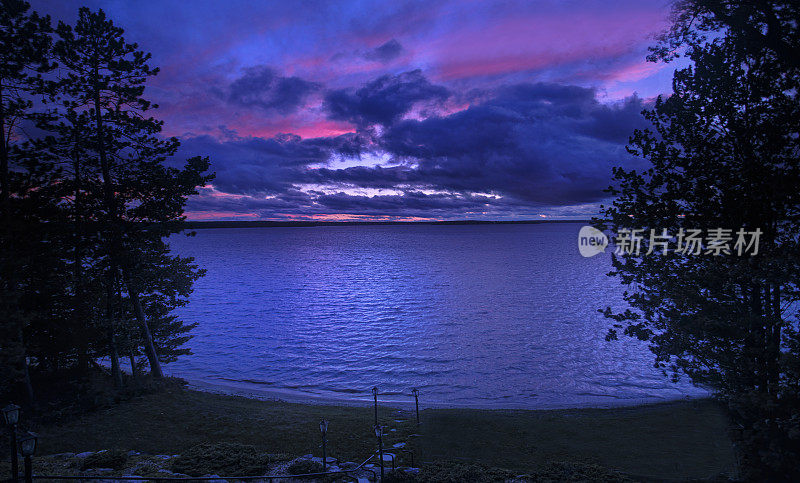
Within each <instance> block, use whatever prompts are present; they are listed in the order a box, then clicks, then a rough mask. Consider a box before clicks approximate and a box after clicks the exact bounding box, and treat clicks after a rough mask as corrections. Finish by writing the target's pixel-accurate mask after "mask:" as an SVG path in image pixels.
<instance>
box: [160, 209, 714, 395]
mask: <svg viewBox="0 0 800 483" xmlns="http://www.w3.org/2000/svg"><path fill="white" fill-rule="evenodd" d="M580 226H581V225H579V224H539V225H457V226H450V225H447V226H442V225H434V226H431V225H412V226H397V225H391V226H328V227H311V228H236V229H206V230H198V231H197V236H195V237H185V236H182V235H178V236H173V237H172V238H171V239H170V244H171V245H172V246H173V248H174V249H175V250H176V252H178V253H180V254H183V255H188V256H193V257H195V258H196V260H197V263H199V265H200V266H201V267H203V268H205V269H207V270H208V272H207V275H206V276H205V277H204V278H202V279H201V280H199V281H198V282H197V284H196V289H195V292H194V293H193V294H192V297H191V301H190V303H189V304H188V305H187V306H186V307H184V308H182V309H180V310H179V315H180V316H181V317H183V319H184V320H186V321H187V322H197V323H198V324H199V326H198V327H197V328H196V329H195V330H194V332H193V333H194V335H195V337H194V339H192V340H191V341H190V342H189V343H188V346H189V347H191V349H192V351H193V352H194V355H192V356H187V357H183V358H181V360H179V361H178V362H176V363H173V364H170V365H169V366H167V367H166V370H167V372H168V373H172V374H174V375H179V376H182V377H186V378H187V379H190V380H194V381H198V382H202V383H206V384H213V385H221V386H225V387H228V388H232V389H235V390H239V391H242V392H249V391H251V392H256V391H262V392H263V391H267V392H268V393H271V392H273V391H274V392H276V393H279V394H289V395H300V396H308V397H323V398H336V399H364V398H368V397H369V391H370V388H371V387H372V386H378V387H379V388H380V390H381V393H382V394H383V396H382V397H383V398H387V399H395V400H405V399H407V394H408V393H409V390H410V388H412V387H418V388H419V389H420V392H421V393H422V395H423V396H422V399H423V401H425V402H426V403H433V404H440V405H453V406H457V405H463V406H473V407H496V408H558V407H579V406H609V405H620V404H638V403H643V402H652V401H660V400H668V399H675V398H680V397H684V396H686V395H693V396H695V395H702V394H704V393H703V392H702V391H701V390H699V389H696V388H692V387H690V386H689V385H688V384H685V383H684V384H678V385H676V384H673V383H671V382H669V381H668V380H667V379H666V378H664V377H663V376H662V375H661V373H660V372H659V371H657V370H656V369H654V368H653V367H652V365H653V364H652V362H653V357H652V355H651V354H650V352H649V351H648V350H647V348H646V347H645V346H643V345H642V343H640V342H637V341H631V340H620V341H615V342H606V341H605V340H604V335H605V333H606V330H607V327H608V325H609V322H608V321H607V320H605V319H604V318H603V317H602V315H600V314H598V313H597V309H598V308H602V307H605V306H606V305H612V306H617V307H618V306H620V303H621V298H620V294H621V291H622V288H621V287H620V286H619V284H618V281H617V280H616V279H611V278H609V277H607V276H606V275H605V274H606V273H607V272H608V270H609V268H610V258H609V256H608V255H607V254H605V255H598V256H596V257H593V258H583V257H581V256H580V254H579V253H578V250H577V233H578V230H579V229H580Z"/></svg>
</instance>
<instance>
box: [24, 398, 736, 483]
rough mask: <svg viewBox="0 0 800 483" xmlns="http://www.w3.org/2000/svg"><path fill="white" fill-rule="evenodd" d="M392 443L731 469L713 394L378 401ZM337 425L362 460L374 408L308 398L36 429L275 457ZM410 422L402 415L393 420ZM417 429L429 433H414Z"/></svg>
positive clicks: (633, 468)
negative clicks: (506, 401) (512, 405)
mask: <svg viewBox="0 0 800 483" xmlns="http://www.w3.org/2000/svg"><path fill="white" fill-rule="evenodd" d="M379 417H380V419H381V423H382V424H384V425H386V426H388V427H389V428H392V429H395V431H387V437H386V438H385V442H384V444H385V446H387V447H389V446H391V445H392V444H393V443H395V442H400V441H410V444H411V446H413V447H414V449H415V452H416V458H417V462H419V461H420V460H421V461H435V460H454V459H457V460H461V461H475V462H481V463H485V464H489V465H493V466H498V467H503V468H509V469H512V470H514V471H519V472H521V473H524V472H526V471H529V470H531V469H532V468H534V467H537V465H540V464H542V463H544V462H547V461H576V462H589V463H597V464H600V465H603V466H607V467H610V468H614V469H617V470H620V471H622V472H625V473H628V474H631V475H637V476H646V477H653V478H687V477H690V478H705V477H709V476H713V475H716V474H718V473H720V472H723V471H731V469H732V467H733V451H732V448H731V443H730V441H729V440H728V438H727V436H726V424H727V422H726V419H725V416H724V414H723V412H722V410H721V409H720V408H719V407H718V406H717V405H716V404H714V403H712V402H710V401H700V402H678V403H670V404H662V405H653V406H643V407H637V408H626V409H582V410H564V411H499V410H498V411H485V410H464V409H428V410H424V411H423V412H422V427H421V428H420V429H419V431H417V428H416V425H415V424H414V423H413V421H414V416H413V412H402V413H399V412H397V410H395V409H392V408H381V409H380V412H379ZM321 418H325V419H328V420H329V421H330V426H329V429H328V431H329V433H328V441H329V443H328V454H329V455H331V456H333V457H336V458H339V459H340V460H348V461H356V462H360V461H361V460H363V459H365V458H366V457H367V456H369V455H370V454H371V453H372V452H373V451H374V450H375V446H376V444H375V436H374V433H373V431H372V424H373V412H372V408H371V407H346V406H327V405H305V404H296V403H286V402H278V401H261V400H254V399H245V398H241V397H234V396H225V395H218V394H211V393H204V392H198V391H191V390H186V389H182V388H177V387H170V388H167V389H164V390H162V391H159V392H155V393H151V394H146V395H142V396H137V397H135V398H133V399H131V400H128V401H124V402H122V403H119V404H117V405H115V406H113V407H111V408H109V409H105V410H101V411H96V412H93V413H89V414H86V415H84V416H82V417H80V418H77V419H71V420H69V421H66V422H61V423H58V424H48V425H44V426H41V427H38V428H35V429H36V430H38V432H39V441H40V454H52V453H61V452H82V451H94V450H100V449H120V450H129V449H135V450H137V451H142V452H147V453H152V454H177V453H181V452H182V451H185V450H186V449H188V448H190V447H192V446H194V445H196V444H199V443H204V442H236V443H243V444H249V445H253V446H256V447H257V448H259V449H261V450H263V451H265V452H271V453H289V454H294V455H302V454H308V453H314V454H315V455H320V453H321V450H320V447H319V446H320V432H319V420H320V419H321ZM398 419H400V420H403V419H404V420H406V422H400V423H398V422H395V420H398ZM416 432H419V433H420V434H421V436H419V437H413V436H409V435H411V434H413V433H416Z"/></svg>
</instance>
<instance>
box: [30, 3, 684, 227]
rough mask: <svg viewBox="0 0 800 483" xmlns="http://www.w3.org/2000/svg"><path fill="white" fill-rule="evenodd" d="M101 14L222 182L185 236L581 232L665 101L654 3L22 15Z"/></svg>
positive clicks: (192, 213)
mask: <svg viewBox="0 0 800 483" xmlns="http://www.w3.org/2000/svg"><path fill="white" fill-rule="evenodd" d="M31 4H32V7H33V8H34V9H35V10H37V11H39V12H40V13H46V14H50V15H51V16H52V17H53V18H54V19H55V20H63V21H66V22H68V23H74V21H75V19H76V17H77V11H78V8H79V7H80V6H88V7H89V8H92V9H97V8H102V9H103V10H105V12H106V14H107V15H108V16H109V17H110V18H111V19H112V20H113V21H114V23H115V24H116V25H118V26H120V27H122V28H124V29H125V38H126V40H127V41H129V42H136V43H138V44H139V46H140V48H141V49H142V50H145V51H147V52H150V53H152V56H153V57H152V62H151V65H152V66H158V67H159V68H160V69H161V71H160V73H159V74H158V76H156V77H155V78H153V79H152V80H151V81H150V82H149V83H148V88H147V90H146V91H145V97H147V98H148V99H149V100H151V101H153V102H155V103H157V104H158V105H159V109H158V110H157V111H155V113H154V114H155V116H156V117H158V118H160V119H162V120H164V124H165V125H164V134H165V135H168V136H177V137H178V138H179V139H180V140H181V143H182V144H181V148H180V150H179V152H178V155H177V156H176V159H173V160H171V162H173V163H178V162H182V161H183V160H185V159H186V158H188V157H191V156H195V155H202V156H209V157H210V159H211V167H212V170H213V171H214V172H216V178H215V179H214V181H212V182H211V183H210V184H209V185H207V186H205V187H202V188H201V189H200V193H199V195H197V196H194V197H192V198H191V199H190V200H189V202H188V205H187V216H188V218H189V219H192V220H325V221H348V220H377V221H380V220H385V221H389V220H391V221H411V220H463V219H480V220H531V219H569V218H573V219H574V218H588V217H590V216H592V215H594V214H596V213H597V210H598V207H599V205H600V204H602V203H604V202H605V203H607V202H608V200H607V199H606V196H607V195H606V194H605V193H604V192H603V190H604V189H605V188H607V187H608V186H609V184H610V183H611V179H610V178H611V169H612V167H613V166H624V167H628V168H631V167H640V166H642V165H643V163H644V162H643V161H642V160H637V159H633V158H632V157H631V156H630V155H629V154H628V153H627V152H626V150H625V144H626V142H627V140H628V136H629V135H630V134H631V133H632V132H633V130H634V129H636V128H643V127H646V123H645V122H644V120H643V118H642V117H641V114H640V113H641V111H642V109H644V108H646V107H647V105H648V104H649V103H651V102H652V100H653V99H654V98H655V97H656V96H657V95H659V94H668V93H669V92H670V90H671V78H672V73H673V71H674V69H675V67H676V66H675V65H674V64H656V63H651V62H647V61H646V59H645V57H646V55H647V47H648V46H651V45H654V44H655V42H656V36H657V35H658V34H659V33H661V32H662V31H664V29H666V28H667V27H668V25H669V4H668V3H667V1H666V0H658V1H655V0H654V1H648V0H625V1H610V0H605V1H593V0H587V1H571V0H564V1H555V0H553V1H548V0H540V1H519V2H515V1H507V2H477V1H472V0H461V1H453V2H450V1H443V0H427V1H410V2H406V1H337V2H316V1H305V2H292V1H276V2H261V1H240V0H225V1H210V0H192V1H180V0H160V1H150V0H138V1H123V0H115V1H96V0H85V1H79V2H72V1H68V0H58V1H54V0H53V1H46V0H42V1H36V0H34V1H32V2H31Z"/></svg>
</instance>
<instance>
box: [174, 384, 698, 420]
mask: <svg viewBox="0 0 800 483" xmlns="http://www.w3.org/2000/svg"><path fill="white" fill-rule="evenodd" d="M175 377H177V378H179V379H181V380H183V381H184V382H185V383H186V389H187V390H191V391H198V392H203V393H209V394H217V395H221V396H233V397H241V398H244V399H251V400H254V401H272V402H285V403H292V404H302V405H311V406H334V407H372V405H373V399H372V397H371V396H370V395H368V394H364V395H363V397H336V396H333V395H325V394H310V393H307V392H302V391H292V390H282V389H257V388H245V387H242V386H239V385H236V384H235V383H229V384H226V383H224V382H219V383H217V382H208V381H203V380H199V379H189V378H185V377H180V376H175ZM609 397H610V398H613V396H609ZM706 400H713V396H712V395H711V394H707V395H702V396H700V395H698V396H688V395H687V396H683V397H675V398H667V397H664V398H656V397H651V398H630V399H613V400H612V401H609V402H608V403H606V404H601V403H584V404H580V403H577V404H576V403H564V404H550V405H542V406H539V407H531V406H530V405H527V404H509V405H498V404H493V403H487V404H480V403H478V404H474V403H452V402H448V403H443V402H436V401H433V402H431V401H427V400H425V399H424V393H423V394H420V403H419V404H420V411H422V410H424V409H436V410H447V409H452V410H476V411H531V412H535V411H571V410H587V409H600V410H611V409H628V408H642V407H648V406H661V405H668V404H675V403H682V402H692V401H706ZM378 405H379V406H382V407H388V408H392V409H400V410H404V411H409V410H413V409H414V408H415V401H414V398H413V396H411V395H410V394H409V395H408V396H406V397H403V396H402V395H397V394H391V395H388V396H387V395H383V396H382V395H381V394H380V393H379V394H378Z"/></svg>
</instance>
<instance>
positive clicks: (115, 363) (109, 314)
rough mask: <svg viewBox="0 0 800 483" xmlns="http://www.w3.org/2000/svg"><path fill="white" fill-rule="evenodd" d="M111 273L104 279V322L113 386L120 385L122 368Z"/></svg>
mask: <svg viewBox="0 0 800 483" xmlns="http://www.w3.org/2000/svg"><path fill="white" fill-rule="evenodd" d="M112 277H113V275H112V276H108V277H107V279H106V284H107V287H106V322H107V323H108V327H107V330H108V346H109V347H108V348H109V352H110V357H111V377H112V378H113V379H114V386H116V387H118V388H119V387H122V370H121V369H120V366H119V351H118V350H117V336H116V324H115V323H114V306H113V304H114V302H113V301H114V289H113V286H112V285H110V284H112V283H113V278H112Z"/></svg>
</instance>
